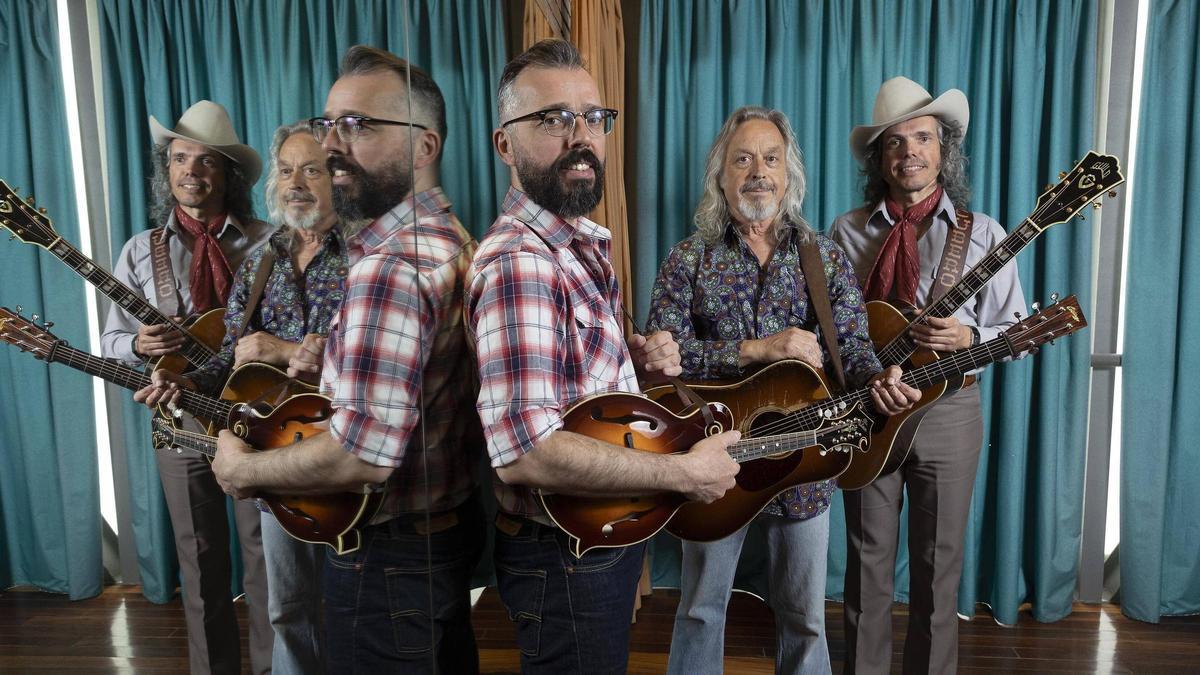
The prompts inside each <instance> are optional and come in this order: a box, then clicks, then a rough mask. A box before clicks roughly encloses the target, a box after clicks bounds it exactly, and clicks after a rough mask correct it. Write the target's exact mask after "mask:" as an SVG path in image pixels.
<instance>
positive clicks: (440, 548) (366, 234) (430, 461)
mask: <svg viewBox="0 0 1200 675" xmlns="http://www.w3.org/2000/svg"><path fill="white" fill-rule="evenodd" d="M410 82H411V88H410V85H409V83H410ZM309 125H310V128H311V129H312V133H313V136H314V138H316V139H317V140H318V141H319V142H321V144H322V145H323V146H324V148H325V150H326V151H327V152H328V153H329V155H330V156H329V161H328V163H327V166H328V168H329V170H330V172H331V173H332V176H333V197H334V208H335V209H336V210H337V212H338V215H339V216H341V218H342V222H343V223H347V222H348V221H358V223H359V227H360V229H357V231H355V232H354V233H352V234H348V235H347V238H346V249H347V253H348V255H349V259H350V261H351V267H350V271H349V275H348V277H347V279H346V297H345V300H344V301H343V302H342V307H341V309H340V310H339V312H338V313H337V315H336V317H335V318H334V320H333V322H332V323H331V324H330V327H329V338H328V343H327V344H326V345H324V358H323V364H324V365H323V367H320V368H318V367H317V361H316V359H317V358H318V356H319V354H320V352H321V351H322V350H321V340H319V339H316V338H311V337H310V338H308V339H306V340H305V342H304V343H303V344H302V345H301V349H300V353H299V354H298V356H297V357H296V358H294V359H293V360H292V364H291V366H290V367H289V373H293V374H301V373H304V372H316V371H317V370H320V374H321V389H322V391H323V392H325V393H327V394H328V395H329V396H330V397H331V398H332V404H331V405H332V408H333V412H332V415H331V417H330V420H329V431H328V432H327V433H321V434H316V435H314V436H311V437H309V438H306V439H304V440H303V441H300V442H298V443H295V444H293V445H290V446H287V447H285V448H281V449H276V450H267V451H262V452H255V451H254V450H253V449H252V448H250V447H249V446H247V445H246V443H244V442H243V441H242V440H241V439H239V438H238V437H237V436H235V435H233V434H232V433H230V432H227V431H225V432H222V433H221V437H220V440H219V442H218V452H217V457H216V459H215V460H214V462H213V471H214V472H216V475H217V479H218V480H219V481H220V482H221V485H222V487H224V488H225V489H226V490H227V491H229V492H230V493H231V494H234V495H245V494H251V493H254V492H256V491H260V490H262V491H271V492H282V493H302V494H304V493H307V494H319V493H325V492H332V491H342V490H362V489H364V485H365V484H373V483H384V486H383V488H382V489H383V490H384V491H385V498H384V503H383V506H382V507H381V508H380V510H379V512H378V513H377V514H376V515H375V516H374V517H373V518H372V519H371V521H370V523H369V524H368V525H367V526H366V527H363V528H362V530H361V536H362V541H361V545H360V546H359V548H358V549H357V550H355V551H353V552H350V553H346V554H343V555H327V556H326V563H325V569H324V572H323V581H322V583H323V585H324V602H325V631H326V650H327V660H328V663H329V664H330V666H331V668H334V669H336V670H346V671H354V672H405V673H417V672H441V673H471V672H475V671H477V670H478V668H479V657H478V652H477V650H476V649H475V638H474V632H473V631H472V629H471V621H470V610H471V605H470V578H471V572H472V571H473V570H474V568H475V565H476V563H477V562H478V560H479V556H480V555H481V553H482V549H483V545H484V541H485V539H486V536H485V529H484V524H483V523H484V521H483V511H482V509H481V507H480V505H479V501H478V496H477V494H476V489H477V486H476V481H475V477H474V470H475V467H476V465H477V463H478V461H479V460H480V458H481V455H480V452H481V451H482V442H481V441H480V440H479V426H478V421H477V418H476V416H475V414H474V411H473V409H472V403H473V401H474V398H475V391H476V386H477V385H476V382H477V380H476V377H475V373H474V370H473V368H471V360H470V358H469V357H468V356H467V354H466V352H465V337H466V335H465V332H464V330H463V312H462V303H463V287H464V284H465V278H466V277H465V275H466V271H467V267H468V265H469V264H470V260H471V255H472V254H473V253H474V251H475V242H474V241H473V240H472V239H471V237H470V235H469V234H468V233H467V231H466V230H465V229H463V226H462V225H461V224H460V223H459V222H458V219H457V218H456V217H455V216H454V214H453V213H452V212H451V210H450V202H449V201H448V200H447V199H446V196H445V195H444V194H443V193H442V190H441V188H440V187H439V186H438V185H439V166H440V158H441V153H442V147H443V143H444V140H445V138H446V113H445V102H444V101H443V99H442V93H441V90H440V89H439V88H438V86H437V83H435V82H434V81H433V79H432V78H431V77H430V76H429V75H428V74H426V73H425V72H424V71H422V70H420V69H418V68H415V67H410V66H409V64H408V63H406V62H405V61H404V60H403V59H400V58H398V57H396V56H395V55H393V54H390V53H388V52H385V51H382V50H379V49H375V48H372V47H366V46H362V45H359V46H355V47H351V48H350V50H349V51H347V52H346V55H345V57H343V59H342V63H341V69H340V74H339V77H338V79H337V81H336V82H335V83H334V84H333V87H332V88H331V89H330V90H329V96H328V98H327V99H326V103H325V116H324V117H319V118H314V119H312V120H310V121H309ZM364 221H365V224H364Z"/></svg>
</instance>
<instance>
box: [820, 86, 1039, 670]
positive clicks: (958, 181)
mask: <svg viewBox="0 0 1200 675" xmlns="http://www.w3.org/2000/svg"><path fill="white" fill-rule="evenodd" d="M969 119H970V111H969V108H968V106H967V99H966V96H965V95H964V94H963V93H962V92H961V91H959V90H958V89H950V90H949V91H947V92H945V93H943V94H942V95H941V96H938V97H937V98H936V99H935V98H934V97H933V96H931V95H930V94H929V92H928V91H926V90H925V89H924V88H923V87H921V86H920V85H919V84H917V83H915V82H913V81H912V80H909V79H908V78H905V77H895V78H892V79H890V80H888V81H887V82H884V83H883V85H882V86H881V87H880V88H879V93H878V94H877V95H876V98H875V110H874V114H873V116H872V120H871V124H869V125H862V126H858V127H855V128H854V130H853V131H852V132H851V133H850V149H851V152H852V153H853V154H854V157H855V158H856V159H857V160H858V161H859V164H860V165H861V167H862V174H863V176H864V177H865V179H866V184H865V186H864V188H863V197H864V199H863V201H864V204H863V206H861V207H859V208H857V209H854V210H853V211H850V212H848V213H845V214H842V215H841V216H838V218H837V219H836V220H835V221H834V223H833V226H832V227H831V229H830V231H829V236H830V237H831V238H832V239H833V240H834V241H836V242H837V243H839V244H841V246H842V248H844V249H845V250H846V253H847V255H848V256H849V257H850V260H851V262H852V264H853V265H854V267H855V271H856V273H857V275H858V278H859V280H860V282H861V283H862V285H863V289H864V293H865V295H866V298H867V299H868V300H886V301H900V302H902V303H907V304H909V305H913V306H915V307H918V308H920V307H926V306H928V305H929V304H930V303H931V302H932V301H933V300H934V299H936V298H937V297H940V295H941V294H942V293H944V292H945V291H946V290H948V286H947V285H946V284H949V285H953V283H955V280H956V279H957V278H959V277H960V276H961V274H962V273H964V272H965V270H969V269H970V268H971V267H973V266H974V265H975V264H977V263H978V261H979V260H980V258H982V257H983V256H984V255H985V254H987V252H988V251H990V250H991V249H992V248H993V247H994V246H995V245H996V244H997V243H998V242H999V241H1000V240H1001V239H1003V238H1004V236H1005V232H1004V229H1003V228H1002V227H1000V224H999V223H997V222H996V221H995V220H994V219H992V218H991V217H989V216H987V215H985V214H983V213H972V212H970V211H968V210H967V203H968V200H969V198H970V186H969V184H968V182H967V176H966V163H967V162H966V157H965V156H964V155H963V151H962V142H963V136H964V134H965V133H966V130H967V123H968V121H969ZM939 278H940V279H942V281H938V279H939ZM1024 308H1025V299H1024V296H1023V294H1022V292H1021V283H1020V280H1019V279H1018V277H1017V268H1016V265H1015V263H1014V264H1010V265H1007V266H1005V267H1004V268H1002V269H1001V270H1000V272H999V273H997V274H996V275H995V276H994V277H993V278H992V279H991V281H990V282H989V283H988V284H987V285H986V286H985V287H984V288H983V289H982V290H981V291H979V293H977V294H976V295H975V296H973V297H971V298H970V299H968V300H967V301H966V302H965V303H964V304H963V306H962V307H961V308H959V310H958V311H956V312H955V313H954V315H953V316H951V317H948V318H944V319H943V318H935V317H929V318H928V320H927V323H922V324H917V325H914V326H913V327H912V328H911V329H910V335H911V336H912V338H913V340H914V342H915V343H916V344H917V345H918V346H920V347H925V348H928V349H933V350H936V351H954V350H957V349H963V348H966V347H969V346H971V345H974V344H977V343H979V342H981V341H986V340H989V339H991V338H994V337H996V336H997V335H998V334H999V333H1000V332H1002V331H1003V330H1004V329H1005V328H1007V327H1008V326H1010V325H1012V324H1013V322H1014V319H1013V316H1014V312H1017V311H1023V310H1024ZM970 375H971V376H969V377H968V383H967V384H966V385H965V386H964V387H963V388H962V389H960V390H958V391H956V392H954V393H948V394H946V395H944V396H943V397H942V398H941V399H940V400H939V401H938V402H936V403H934V404H933V405H931V406H929V408H928V409H927V410H928V412H927V413H926V415H925V417H924V418H923V421H922V423H921V426H920V430H919V431H918V432H917V434H916V438H915V440H914V442H913V445H912V451H911V454H910V455H909V457H908V459H907V461H906V462H905V463H904V465H902V466H901V467H900V468H899V469H898V470H897V471H895V472H893V473H890V474H887V475H884V476H880V477H879V478H878V479H877V480H876V481H875V482H874V483H872V484H870V485H868V486H867V487H865V488H863V489H861V490H853V491H849V490H848V491H845V492H843V497H844V500H845V505H846V528H847V537H846V548H847V560H846V587H845V588H846V590H845V598H846V605H845V610H846V611H845V620H846V672H848V673H853V672H863V673H887V672H888V671H889V670H890V664H891V655H892V645H891V631H892V620H891V605H892V591H893V588H892V580H893V579H894V575H895V570H894V564H895V556H896V539H897V532H898V529H899V516H900V508H901V506H902V505H903V499H904V494H905V490H906V489H907V495H908V499H909V500H910V503H909V539H908V546H909V559H910V562H909V576H910V603H911V604H910V607H909V623H908V633H907V638H906V640H905V645H904V672H906V673H909V672H938V673H953V672H955V669H956V667H957V662H958V618H957V606H958V582H959V577H960V576H961V574H962V555H963V537H964V533H965V530H966V522H967V513H968V510H969V507H970V502H971V491H972V489H973V488H974V484H975V471H976V468H977V466H978V464H979V452H980V447H981V446H982V442H983V418H982V414H981V410H980V403H979V401H980V399H979V387H977V386H974V382H975V377H972V376H977V372H976V373H971V374H970Z"/></svg>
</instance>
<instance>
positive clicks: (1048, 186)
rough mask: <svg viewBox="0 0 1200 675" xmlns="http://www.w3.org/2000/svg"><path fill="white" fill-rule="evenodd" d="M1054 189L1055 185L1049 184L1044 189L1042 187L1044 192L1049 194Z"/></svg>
mask: <svg viewBox="0 0 1200 675" xmlns="http://www.w3.org/2000/svg"><path fill="white" fill-rule="evenodd" d="M1053 187H1054V186H1053V185H1050V184H1049V183H1047V184H1046V185H1045V186H1044V187H1042V192H1049V191H1050V189H1051V188H1053Z"/></svg>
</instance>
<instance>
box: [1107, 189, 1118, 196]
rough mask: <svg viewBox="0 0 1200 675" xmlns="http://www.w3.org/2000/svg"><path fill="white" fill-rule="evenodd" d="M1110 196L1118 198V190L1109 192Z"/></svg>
mask: <svg viewBox="0 0 1200 675" xmlns="http://www.w3.org/2000/svg"><path fill="white" fill-rule="evenodd" d="M1108 196H1109V197H1116V196H1117V191H1116V190H1109V191H1108Z"/></svg>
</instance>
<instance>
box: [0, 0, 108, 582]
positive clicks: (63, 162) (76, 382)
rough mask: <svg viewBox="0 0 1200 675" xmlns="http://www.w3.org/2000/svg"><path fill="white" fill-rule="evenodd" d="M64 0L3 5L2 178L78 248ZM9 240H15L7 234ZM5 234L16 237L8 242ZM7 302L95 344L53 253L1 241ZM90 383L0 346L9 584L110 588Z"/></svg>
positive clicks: (5, 574)
mask: <svg viewBox="0 0 1200 675" xmlns="http://www.w3.org/2000/svg"><path fill="white" fill-rule="evenodd" d="M57 21H58V19H57V13H56V11H55V2H54V0H0V52H2V53H4V54H6V57H5V58H4V59H3V63H2V65H0V71H2V72H3V73H4V77H3V82H4V90H5V91H4V95H3V96H0V119H3V120H4V121H5V132H4V133H3V134H0V178H3V179H4V180H5V181H6V182H7V183H8V184H9V186H11V187H12V188H14V189H15V188H18V187H19V188H20V189H21V195H22V196H28V195H30V194H32V195H33V196H34V197H36V198H37V204H38V206H41V207H44V208H45V209H46V211H47V215H48V216H49V217H50V218H52V219H53V222H54V227H55V228H56V229H57V230H58V232H59V234H61V235H62V236H63V237H65V238H67V239H69V240H71V241H75V242H78V240H79V222H78V219H77V217H76V211H75V198H74V195H75V184H74V182H73V180H74V173H73V172H72V170H71V152H70V147H69V146H68V143H67V113H66V103H65V101H64V97H63V90H62V85H61V82H62V75H61V73H62V71H61V65H60V63H61V62H60V58H61V56H60V54H59V52H58V23H57ZM3 234H8V233H7V232H3ZM5 238H7V237H5ZM0 269H2V270H4V273H5V276H4V281H3V282H2V283H0V304H2V305H4V306H5V307H8V308H9V309H15V308H16V305H24V306H25V308H26V309H25V316H26V317H28V316H30V315H31V314H33V313H35V312H36V313H38V314H42V315H45V316H48V317H50V319H51V320H53V321H55V322H56V323H55V326H54V327H53V331H54V333H55V334H56V335H57V336H58V337H60V338H63V339H66V340H69V341H71V342H74V343H75V344H79V345H86V344H87V343H88V333H87V319H86V314H85V312H84V311H83V309H82V308H83V304H84V295H83V293H84V290H83V280H82V279H80V278H79V277H77V276H76V275H75V273H74V272H72V271H71V270H70V269H69V268H67V267H66V266H65V265H64V264H62V263H61V262H59V261H57V260H55V259H54V258H53V257H52V256H51V255H50V254H49V253H48V252H46V251H45V250H43V249H41V248H38V247H36V246H32V245H29V244H24V243H22V242H20V241H19V240H18V241H11V242H10V241H5V242H3V243H0ZM93 410H94V405H93V398H92V379H91V378H90V377H88V376H87V375H84V374H82V373H78V372H76V371H73V370H70V369H68V368H66V367H65V366H61V365H55V366H47V365H46V364H45V363H42V362H39V361H35V360H34V359H33V358H32V357H31V356H30V355H29V354H22V353H20V352H18V351H17V349H16V348H15V347H11V346H7V345H6V346H3V347H0V527H2V528H3V531H2V532H0V589H3V588H7V587H9V586H13V585H32V586H37V587H38V588H41V589H44V590H47V591H54V592H56V593H67V594H68V595H69V596H70V597H71V599H81V598H87V597H91V596H93V595H96V594H98V593H99V592H100V588H101V584H102V582H103V578H104V567H103V565H102V563H101V555H100V528H101V517H100V495H99V478H98V475H97V474H98V471H97V468H96V467H97V464H96V430H95V424H94V423H93V421H92V420H93V417H94V415H93Z"/></svg>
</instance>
